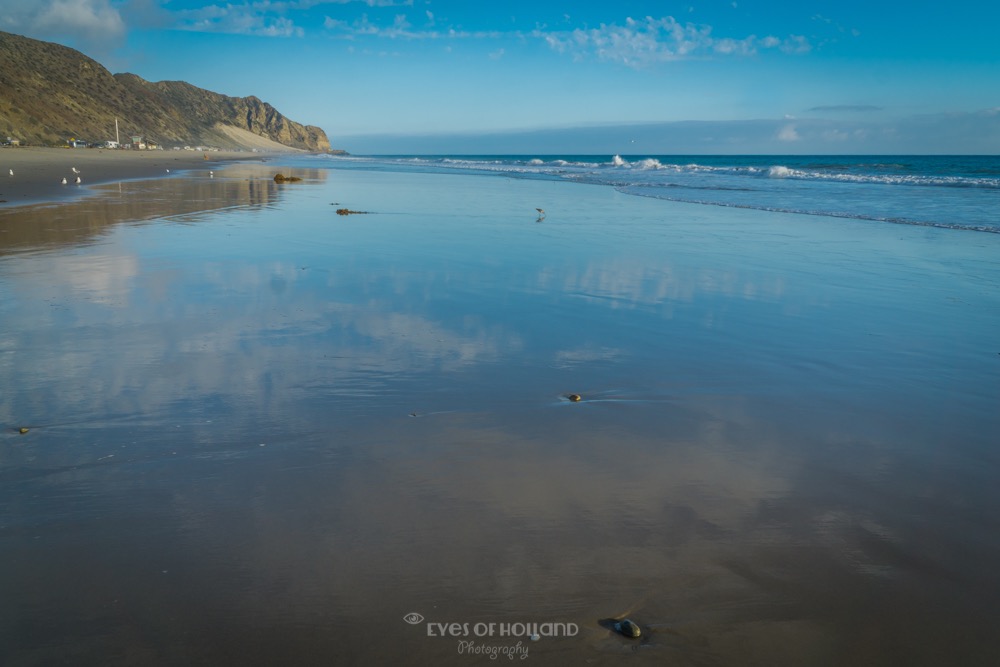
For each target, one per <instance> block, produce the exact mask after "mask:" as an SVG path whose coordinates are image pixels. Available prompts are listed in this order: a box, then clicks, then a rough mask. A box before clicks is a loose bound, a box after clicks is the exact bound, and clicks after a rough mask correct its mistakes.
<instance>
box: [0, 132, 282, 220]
mask: <svg viewBox="0 0 1000 667" xmlns="http://www.w3.org/2000/svg"><path fill="white" fill-rule="evenodd" d="M273 155H274V154H265V153H252V152H244V151H194V150H178V151H175V150H151V151H145V150H143V151H140V150H111V149H104V148H40V147H33V146H18V147H4V148H0V175H2V176H3V179H2V180H0V200H3V201H2V202H0V206H2V207H11V206H21V205H24V204H30V203H37V202H41V201H53V200H62V199H69V198H73V197H78V196H79V195H80V186H89V185H93V184H100V183H108V182H111V181H121V180H132V179H148V178H156V177H162V176H165V175H166V174H167V173H169V171H178V170H183V169H212V168H213V167H214V166H217V165H219V164H223V163H226V162H232V161H237V160H244V161H255V160H263V159H267V157H269V156H273ZM73 169H76V170H77V172H79V173H77V172H74V171H73ZM11 171H13V175H11ZM78 177H79V178H80V181H81V182H80V184H77V182H76V179H77V178H78ZM64 178H65V179H66V183H65V184H63V182H62V179H64Z"/></svg>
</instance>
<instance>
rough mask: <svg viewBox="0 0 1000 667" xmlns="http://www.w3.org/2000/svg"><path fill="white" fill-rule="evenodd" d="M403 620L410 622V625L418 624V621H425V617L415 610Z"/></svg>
mask: <svg viewBox="0 0 1000 667" xmlns="http://www.w3.org/2000/svg"><path fill="white" fill-rule="evenodd" d="M403 620H404V621H406V622H407V623H409V624H410V625H416V624H417V623H420V622H421V621H423V620H424V617H423V616H421V615H420V614H418V613H417V612H415V611H411V612H410V613H409V614H407V615H406V616H404V617H403Z"/></svg>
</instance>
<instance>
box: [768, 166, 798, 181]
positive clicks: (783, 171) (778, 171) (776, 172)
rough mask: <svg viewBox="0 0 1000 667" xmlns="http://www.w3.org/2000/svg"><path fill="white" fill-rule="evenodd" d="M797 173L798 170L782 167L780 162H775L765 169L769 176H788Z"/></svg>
mask: <svg viewBox="0 0 1000 667" xmlns="http://www.w3.org/2000/svg"><path fill="white" fill-rule="evenodd" d="M798 174H799V172H797V171H795V170H793V169H789V168H788V167H783V166H781V165H780V164H776V165H774V166H773V167H771V168H770V169H768V170H767V175H768V177H769V178H788V177H789V176H797V175H798Z"/></svg>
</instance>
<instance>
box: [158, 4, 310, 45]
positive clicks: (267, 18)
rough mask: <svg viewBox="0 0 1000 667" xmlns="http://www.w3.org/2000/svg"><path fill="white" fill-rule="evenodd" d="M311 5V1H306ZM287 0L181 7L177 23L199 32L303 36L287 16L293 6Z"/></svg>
mask: <svg viewBox="0 0 1000 667" xmlns="http://www.w3.org/2000/svg"><path fill="white" fill-rule="evenodd" d="M303 4H306V5H308V3H303ZM299 6H300V5H298V4H295V5H292V4H290V3H285V2H270V1H269V0H262V1H260V2H253V3H243V4H238V5H235V4H226V5H208V6H205V7H201V8H199V9H188V10H180V11H178V12H176V13H175V14H174V16H175V17H176V18H177V27H178V28H180V29H182V30H193V31H196V32H223V33H231V34H238V35H258V36H262V37H301V36H302V35H303V34H304V31H303V30H302V28H300V27H298V26H296V25H295V23H294V21H292V19H290V18H288V17H287V16H284V14H285V12H287V11H288V9H289V8H298V7H299Z"/></svg>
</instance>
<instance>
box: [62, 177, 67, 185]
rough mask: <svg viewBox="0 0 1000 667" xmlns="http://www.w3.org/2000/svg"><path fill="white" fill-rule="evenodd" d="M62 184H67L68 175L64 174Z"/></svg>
mask: <svg viewBox="0 0 1000 667" xmlns="http://www.w3.org/2000/svg"><path fill="white" fill-rule="evenodd" d="M62 184H63V185H66V177H65V176H63V180H62Z"/></svg>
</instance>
